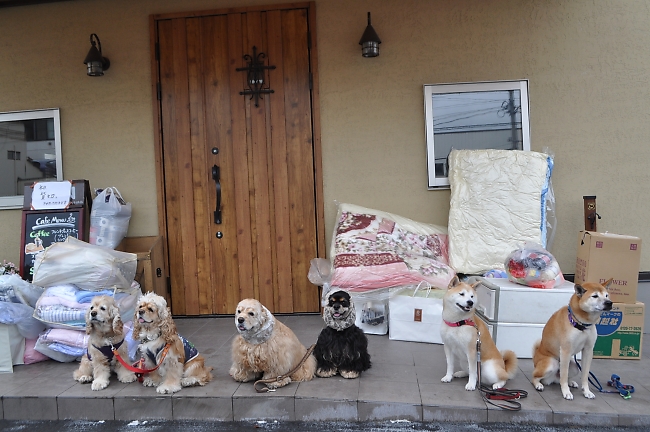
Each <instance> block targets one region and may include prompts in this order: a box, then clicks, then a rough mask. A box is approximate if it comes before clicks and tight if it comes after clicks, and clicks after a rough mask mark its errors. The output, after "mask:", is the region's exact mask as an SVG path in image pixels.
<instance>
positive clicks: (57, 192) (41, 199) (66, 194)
mask: <svg viewBox="0 0 650 432" xmlns="http://www.w3.org/2000/svg"><path fill="white" fill-rule="evenodd" d="M33 189H34V190H33V191H32V209H33V210H49V209H52V210H55V209H65V208H67V207H68V206H69V205H70V195H71V194H72V182H70V181H69V180H65V181H60V182H42V183H34V188H33Z"/></svg>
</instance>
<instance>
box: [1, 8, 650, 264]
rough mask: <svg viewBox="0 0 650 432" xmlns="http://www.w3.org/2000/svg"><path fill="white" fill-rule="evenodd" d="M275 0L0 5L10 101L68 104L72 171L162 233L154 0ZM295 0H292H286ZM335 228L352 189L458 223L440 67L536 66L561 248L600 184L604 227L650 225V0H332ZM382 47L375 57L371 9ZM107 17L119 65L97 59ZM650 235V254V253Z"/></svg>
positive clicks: (109, 43)
mask: <svg viewBox="0 0 650 432" xmlns="http://www.w3.org/2000/svg"><path fill="white" fill-rule="evenodd" d="M269 3H274V1H273V0H263V1H256V0H186V1H180V0H179V1H174V0H138V1H133V0H83V1H82V0H79V1H70V2H62V3H53V4H44V5H35V6H23V7H15V8H8V9H0V29H1V30H0V111H14V110H22V109H35V108H49V107H59V108H60V109H61V126H62V138H63V163H64V175H65V177H66V178H67V179H78V178H85V179H88V180H90V184H91V187H105V186H116V187H118V189H119V190H120V191H121V192H122V194H123V196H124V197H125V198H126V199H127V200H128V201H130V202H132V203H133V209H134V210H133V212H134V215H133V218H132V223H131V226H130V229H129V235H131V236H136V235H155V234H156V233H157V209H156V193H157V192H156V191H157V185H156V181H155V166H154V143H153V116H152V107H151V76H150V53H149V23H148V17H149V14H152V13H166V12H173V11H187V10H205V9H218V8H223V7H236V6H244V5H252V4H269ZM276 3H277V2H276ZM316 5H317V26H318V28H317V32H318V57H319V72H320V96H321V107H320V108H321V121H322V129H321V132H322V148H323V172H324V196H325V208H326V213H325V216H326V222H327V225H326V231H327V237H328V242H329V237H330V236H331V230H332V226H333V224H334V217H335V205H334V201H335V200H338V201H341V202H351V203H355V204H359V205H363V206H367V207H373V208H377V209H381V210H384V211H389V212H392V213H397V214H400V215H402V216H406V217H409V218H412V219H416V220H419V221H422V222H430V223H436V224H440V225H446V224H447V215H448V210H449V191H428V190H427V189H426V156H425V155H426V153H425V142H424V117H423V95H422V85H423V84H428V83H443V82H465V81H486V80H506V79H521V78H527V79H529V80H530V89H529V91H530V114H531V141H532V146H533V150H538V151H541V150H542V149H543V148H544V147H549V148H550V149H551V150H552V151H553V152H554V153H555V162H556V168H555V172H554V174H553V185H554V190H555V195H556V200H557V213H558V229H557V234H556V237H555V243H554V245H553V248H552V249H551V252H552V253H553V254H554V255H555V256H556V258H557V259H558V261H559V262H560V265H561V267H562V269H563V271H564V272H565V273H573V272H574V268H575V267H574V265H575V264H574V263H575V254H576V241H577V240H576V239H577V232H578V231H579V230H580V229H582V228H583V200H582V197H583V195H596V196H597V203H598V213H599V214H600V215H601V216H602V217H603V218H602V220H600V221H599V222H598V227H599V230H601V231H605V230H607V231H610V232H615V233H620V234H629V235H637V236H639V237H641V238H643V239H645V240H648V239H650V235H649V234H650V224H647V223H646V219H647V216H646V215H647V214H648V211H649V210H650V202H649V201H648V199H647V192H646V191H647V185H648V183H649V182H648V180H649V179H648V177H649V175H648V172H649V170H648V161H650V157H649V156H650V145H649V143H648V142H649V141H650V140H649V138H650V130H649V128H650V126H649V125H650V120H649V119H648V112H650V103H649V102H648V101H649V100H650V95H649V94H648V93H649V92H650V86H648V82H650V76H649V72H648V71H650V51H649V50H648V46H650V31H649V30H648V22H650V1H641V0H635V1H620V0H611V1H606V0H597V1H586V0H584V1H583V0H538V1H521V0H482V1H479V0H426V1H425V0H382V1H370V0H366V1H349V0H318V1H317V2H316ZM367 11H371V12H372V22H373V26H374V28H375V30H376V31H377V33H378V34H379V36H380V37H381V39H382V41H383V43H382V44H381V55H380V56H379V57H377V58H374V59H365V58H362V56H361V53H360V51H361V50H360V47H359V45H358V41H359V38H360V37H361V33H362V32H363V30H364V28H365V25H366V13H367ZM90 33H97V34H98V35H99V37H100V39H101V42H102V48H103V51H104V55H105V56H107V57H109V58H110V60H111V68H110V70H109V71H108V72H107V73H106V75H105V76H104V77H102V78H90V77H88V76H86V74H85V68H84V65H83V63H82V61H83V59H84V57H85V55H86V53H87V51H88V49H89V47H90V44H89V40H88V38H89V35H90ZM19 232H20V211H19V210H5V211H0V259H8V260H18V257H19V250H18V249H19ZM648 249H650V247H646V248H645V249H644V251H643V254H642V263H641V269H642V270H650V252H649V251H648Z"/></svg>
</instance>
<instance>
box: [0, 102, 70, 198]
mask: <svg viewBox="0 0 650 432" xmlns="http://www.w3.org/2000/svg"><path fill="white" fill-rule="evenodd" d="M43 118H53V119H54V146H55V149H56V180H57V181H62V180H63V158H62V156H61V118H60V114H59V108H48V109H37V110H28V111H11V112H3V113H0V123H2V122H11V121H19V120H34V119H43ZM23 201H24V196H23V195H14V196H3V197H0V210H7V209H18V208H22V206H23Z"/></svg>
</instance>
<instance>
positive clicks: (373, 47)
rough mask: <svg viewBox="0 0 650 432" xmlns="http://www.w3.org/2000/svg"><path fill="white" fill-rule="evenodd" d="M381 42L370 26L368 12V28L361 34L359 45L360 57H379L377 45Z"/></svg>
mask: <svg viewBox="0 0 650 432" xmlns="http://www.w3.org/2000/svg"><path fill="white" fill-rule="evenodd" d="M380 43H381V40H380V39H379V36H377V32H376V31H375V29H374V28H372V25H371V24H370V12H368V27H366V30H365V31H364V32H363V36H361V40H360V41H359V45H361V55H363V56H364V57H377V56H378V55H379V44H380Z"/></svg>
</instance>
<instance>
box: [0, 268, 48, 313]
mask: <svg viewBox="0 0 650 432" xmlns="http://www.w3.org/2000/svg"><path fill="white" fill-rule="evenodd" d="M43 291H45V288H43V287H39V286H36V285H33V284H31V283H29V282H28V281H26V280H23V279H21V278H20V276H18V275H16V274H12V275H2V276H0V301H5V302H11V303H22V304H25V305H28V306H31V307H34V306H35V305H36V302H37V301H38V298H39V297H40V296H41V294H43Z"/></svg>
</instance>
